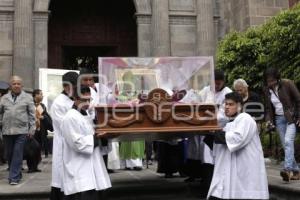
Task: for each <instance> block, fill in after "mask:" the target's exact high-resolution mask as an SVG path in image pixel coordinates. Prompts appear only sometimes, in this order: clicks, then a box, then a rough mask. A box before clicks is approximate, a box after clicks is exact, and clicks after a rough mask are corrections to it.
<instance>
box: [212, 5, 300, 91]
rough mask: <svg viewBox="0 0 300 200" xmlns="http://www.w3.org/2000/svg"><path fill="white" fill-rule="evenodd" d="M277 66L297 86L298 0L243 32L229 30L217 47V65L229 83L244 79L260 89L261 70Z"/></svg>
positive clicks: (299, 67)
mask: <svg viewBox="0 0 300 200" xmlns="http://www.w3.org/2000/svg"><path fill="white" fill-rule="evenodd" d="M268 67H277V68H278V69H279V70H280V72H281V74H282V77H283V78H289V79H292V80H294V81H295V83H296V84H297V85H298V87H299V86H300V4H298V5H297V6H295V7H293V8H292V9H289V10H286V11H283V12H281V13H280V14H278V15H277V16H275V17H273V18H272V19H270V20H269V21H268V22H267V23H265V24H263V25H261V26H257V27H253V28H249V29H248V30H247V31H245V32H232V33H230V34H228V35H227V36H226V37H225V38H224V39H223V40H222V41H221V42H220V43H219V46H218V49H217V68H221V69H223V70H224V71H225V74H226V75H227V79H228V83H229V84H232V83H233V81H234V80H235V79H238V78H243V79H245V80H246V81H247V82H248V84H249V86H250V87H251V89H253V90H255V91H260V90H261V88H262V84H263V72H264V70H265V69H266V68H268Z"/></svg>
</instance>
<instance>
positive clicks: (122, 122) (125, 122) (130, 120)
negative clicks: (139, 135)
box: [108, 114, 144, 128]
mask: <svg viewBox="0 0 300 200" xmlns="http://www.w3.org/2000/svg"><path fill="white" fill-rule="evenodd" d="M143 121H144V117H143V116H142V115H137V114H131V115H129V116H128V117H126V118H122V119H116V118H112V117H111V119H109V120H108V125H109V126H111V127H113V128H124V127H126V126H130V125H131V124H134V123H141V122H143Z"/></svg>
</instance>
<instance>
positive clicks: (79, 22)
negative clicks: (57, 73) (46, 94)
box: [48, 0, 137, 70]
mask: <svg viewBox="0 0 300 200" xmlns="http://www.w3.org/2000/svg"><path fill="white" fill-rule="evenodd" d="M50 12H51V13H50V17H49V34H48V37H49V39H48V67H49V68H61V69H80V68H85V67H87V68H92V69H93V70H96V69H97V66H98V57H114V56H137V26H136V20H135V17H134V14H135V12H136V11H135V7H134V4H133V1H132V0H122V1H120V0H109V1H107V0H90V1H73V0H64V1H61V0H52V1H51V3H50Z"/></svg>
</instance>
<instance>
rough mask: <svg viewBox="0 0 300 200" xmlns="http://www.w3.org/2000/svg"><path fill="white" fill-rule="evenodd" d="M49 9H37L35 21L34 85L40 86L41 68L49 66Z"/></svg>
mask: <svg viewBox="0 0 300 200" xmlns="http://www.w3.org/2000/svg"><path fill="white" fill-rule="evenodd" d="M48 15H49V12H48V11H43V12H42V11H35V12H34V17H33V22H34V70H35V71H34V73H35V74H34V86H35V88H38V87H39V69H40V68H48Z"/></svg>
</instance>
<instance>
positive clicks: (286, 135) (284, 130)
mask: <svg viewBox="0 0 300 200" xmlns="http://www.w3.org/2000/svg"><path fill="white" fill-rule="evenodd" d="M275 120H276V128H277V130H278V132H279V136H280V140H281V144H282V146H283V148H284V169H285V170H288V171H295V172H298V171H299V166H298V164H297V162H296V160H295V156H294V152H295V151H294V141H295V136H296V125H295V123H292V124H288V122H287V120H286V119H285V117H284V116H281V115H280V116H276V118H275Z"/></svg>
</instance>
